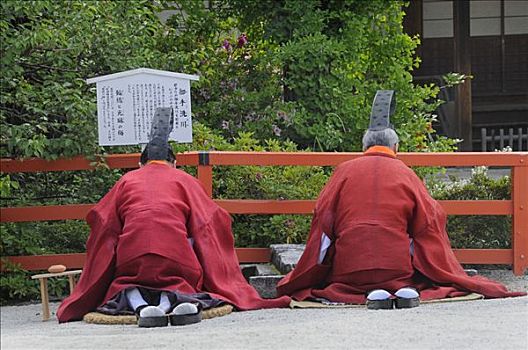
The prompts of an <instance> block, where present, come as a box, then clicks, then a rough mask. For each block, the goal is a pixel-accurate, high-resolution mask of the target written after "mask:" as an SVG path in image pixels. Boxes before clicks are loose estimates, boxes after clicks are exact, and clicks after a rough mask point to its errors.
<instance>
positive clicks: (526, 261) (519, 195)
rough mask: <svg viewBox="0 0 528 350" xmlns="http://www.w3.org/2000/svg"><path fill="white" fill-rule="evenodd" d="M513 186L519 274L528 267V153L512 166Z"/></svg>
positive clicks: (514, 247)
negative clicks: (517, 163) (516, 164)
mask: <svg viewBox="0 0 528 350" xmlns="http://www.w3.org/2000/svg"><path fill="white" fill-rule="evenodd" d="M512 186H513V187H512V201H513V220H512V221H513V223H512V229H513V232H512V251H513V273H514V274H515V275H517V276H519V275H522V274H523V273H524V271H525V270H526V268H527V267H528V154H524V155H522V156H521V157H520V159H519V165H518V166H514V167H513V168H512Z"/></svg>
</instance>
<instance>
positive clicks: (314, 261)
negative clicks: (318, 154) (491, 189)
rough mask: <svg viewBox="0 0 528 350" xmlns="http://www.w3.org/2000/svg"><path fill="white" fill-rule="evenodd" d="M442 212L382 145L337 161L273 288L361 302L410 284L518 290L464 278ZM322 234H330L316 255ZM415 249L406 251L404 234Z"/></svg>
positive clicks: (429, 288) (439, 291)
mask: <svg viewBox="0 0 528 350" xmlns="http://www.w3.org/2000/svg"><path fill="white" fill-rule="evenodd" d="M445 224H446V214H445V212H444V210H443V209H442V207H441V206H440V205H439V204H438V202H437V201H435V200H434V199H433V198H432V197H431V196H430V195H429V193H428V192H427V189H426V188H425V186H424V184H423V183H422V181H421V180H420V179H419V178H418V177H417V176H416V174H415V173H414V172H413V171H412V170H411V169H409V168H408V167H407V166H406V165H405V164H404V163H403V162H401V161H400V160H398V159H396V157H395V155H394V153H393V152H392V151H390V150H389V149H388V148H386V147H378V146H376V147H373V148H371V149H369V150H368V151H367V152H366V153H365V156H363V157H361V158H358V159H355V160H351V161H348V162H345V163H343V164H341V165H339V166H338V167H337V168H336V170H335V172H334V174H333V175H332V177H331V178H330V180H329V182H328V183H327V185H326V186H325V188H324V189H323V191H322V192H321V194H320V196H319V198H318V200H317V203H316V206H315V212H314V217H313V220H312V227H311V230H310V234H309V236H308V241H307V244H306V249H305V251H304V253H303V255H302V256H301V259H300V260H299V263H298V264H297V266H296V268H295V269H294V270H293V271H292V272H290V273H289V274H288V275H286V276H285V277H284V278H283V279H282V280H281V281H280V282H279V284H278V287H277V291H278V294H279V295H290V296H292V297H293V298H294V299H297V300H306V299H310V298H325V299H328V300H331V301H336V302H346V303H356V304H362V303H364V302H365V292H367V291H370V290H373V289H377V288H382V289H386V290H388V291H390V292H392V293H394V292H395V291H396V290H398V289H399V288H402V287H406V286H414V287H415V288H417V289H418V290H419V291H420V298H421V299H422V300H427V299H439V298H445V297H452V296H459V295H464V294H467V293H468V292H476V293H480V294H483V295H484V296H485V297H488V298H498V297H507V296H520V295H525V294H526V293H515V292H508V291H507V289H506V288H505V287H504V286H503V285H502V284H500V283H497V282H494V281H491V280H488V279H486V278H484V277H481V276H475V277H469V276H468V275H467V274H466V273H465V272H464V270H463V268H462V267H461V265H460V264H459V262H458V261H457V259H456V257H455V255H454V253H453V251H452V250H451V245H450V242H449V238H448V236H447V233H446V231H445ZM323 233H324V234H325V235H326V236H327V237H328V238H329V239H330V240H331V242H332V243H331V244H330V246H329V248H328V250H327V252H326V256H325V257H324V260H322V261H321V258H320V257H319V254H320V249H321V244H322V243H321V238H322V235H323ZM411 238H412V239H413V241H414V253H413V256H411V254H410V247H409V243H410V239H411Z"/></svg>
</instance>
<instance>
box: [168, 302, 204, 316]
mask: <svg viewBox="0 0 528 350" xmlns="http://www.w3.org/2000/svg"><path fill="white" fill-rule="evenodd" d="M197 312H198V307H197V306H196V305H194V304H191V303H181V304H179V305H177V306H176V307H175V308H174V310H172V313H173V314H174V315H191V314H195V313H197Z"/></svg>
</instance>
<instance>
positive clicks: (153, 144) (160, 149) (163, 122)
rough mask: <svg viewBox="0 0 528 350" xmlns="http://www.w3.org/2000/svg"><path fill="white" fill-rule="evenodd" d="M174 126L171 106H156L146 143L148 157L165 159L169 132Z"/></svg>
mask: <svg viewBox="0 0 528 350" xmlns="http://www.w3.org/2000/svg"><path fill="white" fill-rule="evenodd" d="M173 126H174V114H173V112H172V107H158V108H156V112H155V113H154V118H153V119H152V124H151V128H150V136H149V140H150V141H149V143H148V145H147V148H148V150H147V152H148V159H150V160H166V159H167V155H168V149H169V134H170V133H171V131H172V128H173Z"/></svg>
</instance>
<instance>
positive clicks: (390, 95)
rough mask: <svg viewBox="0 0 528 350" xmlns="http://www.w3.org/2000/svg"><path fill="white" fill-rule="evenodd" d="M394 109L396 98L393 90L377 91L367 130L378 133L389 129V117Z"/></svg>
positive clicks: (390, 126)
mask: <svg viewBox="0 0 528 350" xmlns="http://www.w3.org/2000/svg"><path fill="white" fill-rule="evenodd" d="M395 109H396V96H395V92H394V90H378V91H377V92H376V96H375V97H374V102H372V112H371V113H370V124H369V130H372V131H380V130H383V129H387V128H391V129H393V126H392V124H391V123H390V116H391V115H393V114H394V110H395Z"/></svg>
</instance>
